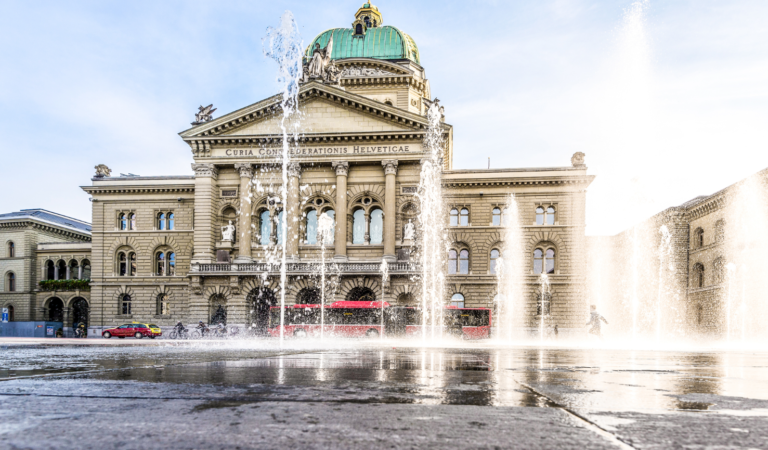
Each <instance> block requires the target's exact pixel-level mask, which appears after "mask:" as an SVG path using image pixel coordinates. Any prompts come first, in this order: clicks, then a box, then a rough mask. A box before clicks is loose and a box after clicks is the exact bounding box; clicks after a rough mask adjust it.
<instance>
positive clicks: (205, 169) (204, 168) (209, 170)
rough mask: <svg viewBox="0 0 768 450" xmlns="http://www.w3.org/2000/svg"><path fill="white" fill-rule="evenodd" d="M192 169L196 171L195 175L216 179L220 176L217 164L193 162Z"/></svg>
mask: <svg viewBox="0 0 768 450" xmlns="http://www.w3.org/2000/svg"><path fill="white" fill-rule="evenodd" d="M192 170H194V171H195V177H210V178H213V179H214V180H216V179H218V178H219V169H218V168H217V167H216V165H215V164H195V163H192Z"/></svg>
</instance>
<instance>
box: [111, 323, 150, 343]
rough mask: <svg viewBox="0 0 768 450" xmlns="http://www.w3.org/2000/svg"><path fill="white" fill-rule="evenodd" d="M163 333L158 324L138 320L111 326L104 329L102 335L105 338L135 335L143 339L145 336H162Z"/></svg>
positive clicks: (121, 337)
mask: <svg viewBox="0 0 768 450" xmlns="http://www.w3.org/2000/svg"><path fill="white" fill-rule="evenodd" d="M162 335H163V331H162V330H161V329H160V327H158V326H157V325H155V324H153V323H138V322H134V323H126V324H124V325H120V326H119V327H116V328H110V329H108V330H104V331H102V333H101V336H102V337H103V338H105V339H109V338H111V337H112V336H115V337H119V338H120V339H123V338H126V337H135V338H136V339H141V338H143V337H145V336H146V337H148V338H150V339H154V338H156V337H157V336H162Z"/></svg>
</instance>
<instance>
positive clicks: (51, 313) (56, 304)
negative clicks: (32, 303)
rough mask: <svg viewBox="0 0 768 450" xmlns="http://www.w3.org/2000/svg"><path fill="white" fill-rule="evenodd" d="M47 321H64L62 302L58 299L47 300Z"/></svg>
mask: <svg viewBox="0 0 768 450" xmlns="http://www.w3.org/2000/svg"><path fill="white" fill-rule="evenodd" d="M48 321H49V322H63V321H64V302H62V301H61V299H60V298H58V297H53V298H52V299H50V300H48Z"/></svg>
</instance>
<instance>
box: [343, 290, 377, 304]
mask: <svg viewBox="0 0 768 450" xmlns="http://www.w3.org/2000/svg"><path fill="white" fill-rule="evenodd" d="M347 300H348V301H352V302H375V301H376V293H375V292H373V290H372V289H371V288H367V287H364V286H357V287H354V288H352V289H351V290H350V291H349V294H347Z"/></svg>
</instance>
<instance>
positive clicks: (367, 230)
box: [363, 211, 371, 245]
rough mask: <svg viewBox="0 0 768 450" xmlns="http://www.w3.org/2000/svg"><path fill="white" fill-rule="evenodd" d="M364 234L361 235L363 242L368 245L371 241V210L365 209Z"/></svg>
mask: <svg viewBox="0 0 768 450" xmlns="http://www.w3.org/2000/svg"><path fill="white" fill-rule="evenodd" d="M364 217H365V234H364V235H363V242H364V243H365V245H368V244H370V243H371V212H370V211H366V212H365V215H364Z"/></svg>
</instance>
